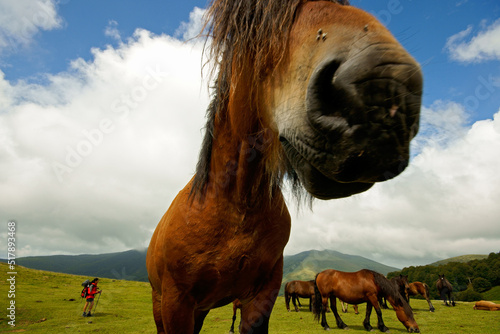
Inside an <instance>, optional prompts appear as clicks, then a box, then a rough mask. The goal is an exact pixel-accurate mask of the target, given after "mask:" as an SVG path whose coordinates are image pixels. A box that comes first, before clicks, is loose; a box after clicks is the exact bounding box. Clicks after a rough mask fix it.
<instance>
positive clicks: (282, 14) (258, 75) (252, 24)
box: [190, 0, 349, 198]
mask: <svg viewBox="0 0 500 334" xmlns="http://www.w3.org/2000/svg"><path fill="white" fill-rule="evenodd" d="M307 1H315V0H254V1H249V0H212V1H211V2H210V7H209V9H208V11H207V13H206V16H205V24H204V28H203V30H204V31H206V32H207V39H206V42H205V50H204V52H207V54H208V59H209V62H210V63H211V64H212V70H211V76H212V78H213V79H214V82H215V84H214V86H213V87H212V89H213V91H214V93H213V96H212V101H211V103H210V105H209V107H208V109H207V114H206V118H207V124H206V126H205V135H204V139H203V143H202V148H201V150H200V156H199V160H198V164H197V166H196V175H195V177H194V180H193V186H192V188H191V193H190V195H193V194H196V195H203V194H204V193H205V191H206V188H207V184H208V179H209V175H210V162H211V154H212V144H213V139H214V135H215V127H214V125H215V118H216V117H218V118H219V119H221V118H222V119H223V118H225V117H226V115H227V113H228V101H229V95H230V90H231V87H235V85H237V84H238V79H239V78H240V75H241V74H242V72H243V70H245V74H246V75H247V76H248V77H247V76H246V77H245V84H248V85H249V88H250V91H249V94H250V96H251V99H250V100H251V101H252V103H253V105H252V106H250V108H251V109H253V112H254V113H255V117H259V115H258V108H256V106H257V105H258V101H257V99H256V96H255V95H256V94H255V92H256V87H257V85H258V84H259V82H261V79H262V78H263V77H265V76H267V75H268V74H269V73H270V72H271V71H272V69H273V68H275V67H276V66H277V65H279V64H280V62H281V61H282V60H283V57H284V55H285V51H286V45H287V43H288V37H289V32H290V29H291V26H292V24H293V22H294V19H295V15H296V12H297V9H298V7H299V6H300V5H301V4H303V3H304V2H307ZM328 1H332V2H336V3H339V4H342V5H348V4H349V1H348V0H328ZM248 64H252V66H251V68H250V69H249V66H247V65H248ZM234 70H236V71H238V72H239V73H235V72H234ZM238 121H239V122H241V124H242V125H241V126H239V127H240V128H243V129H244V128H245V126H246V127H247V129H248V127H251V126H252V125H253V124H255V120H254V121H253V122H252V120H251V119H249V117H240V119H239V120H238ZM248 132H249V131H248ZM263 153H264V154H266V153H268V154H267V155H266V157H268V158H269V155H270V154H271V153H276V152H275V151H274V152H263ZM278 156H279V157H283V158H284V159H282V160H283V161H285V163H282V164H281V165H278V163H277V160H275V161H272V162H270V163H269V166H266V167H267V168H266V171H267V173H269V174H271V175H270V180H271V186H273V185H278V186H279V185H280V184H281V180H282V179H283V177H284V175H285V174H287V175H288V179H289V180H290V181H291V183H292V190H293V191H294V193H295V194H296V195H297V197H299V198H300V196H299V194H300V191H298V188H300V182H299V180H298V176H297V174H296V173H295V172H294V171H293V169H292V168H291V165H290V164H289V163H288V161H287V159H286V158H285V157H284V153H281V154H278Z"/></svg>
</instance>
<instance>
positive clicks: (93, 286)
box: [83, 277, 101, 317]
mask: <svg viewBox="0 0 500 334" xmlns="http://www.w3.org/2000/svg"><path fill="white" fill-rule="evenodd" d="M97 283H99V278H97V277H96V278H94V279H93V280H92V282H90V285H89V287H88V290H87V296H86V297H85V298H86V299H87V301H86V302H85V306H84V307H83V316H84V317H90V316H91V314H90V311H92V306H94V296H95V295H96V294H98V293H101V290H98V289H97ZM87 307H88V308H89V311H88V313H85V311H86V310H87Z"/></svg>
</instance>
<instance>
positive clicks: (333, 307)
mask: <svg viewBox="0 0 500 334" xmlns="http://www.w3.org/2000/svg"><path fill="white" fill-rule="evenodd" d="M330 309H331V310H332V312H333V314H334V315H335V321H337V327H338V328H340V329H349V327H347V325H346V324H345V323H344V322H343V321H342V318H341V317H340V315H339V312H338V311H337V297H335V296H331V297H330Z"/></svg>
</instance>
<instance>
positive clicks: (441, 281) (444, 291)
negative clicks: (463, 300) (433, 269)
mask: <svg viewBox="0 0 500 334" xmlns="http://www.w3.org/2000/svg"><path fill="white" fill-rule="evenodd" d="M436 288H437V290H438V292H439V296H441V299H442V300H443V302H444V304H445V305H446V306H450V305H451V306H455V298H454V297H453V287H452V286H451V283H450V281H448V280H447V279H446V278H445V277H444V274H443V275H439V278H438V280H437V281H436ZM448 301H449V302H450V303H448Z"/></svg>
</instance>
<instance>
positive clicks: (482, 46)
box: [445, 19, 500, 62]
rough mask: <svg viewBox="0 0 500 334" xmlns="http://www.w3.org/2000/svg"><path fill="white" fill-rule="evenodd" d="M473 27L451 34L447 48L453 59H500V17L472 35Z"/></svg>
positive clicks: (479, 60) (472, 60)
mask: <svg viewBox="0 0 500 334" xmlns="http://www.w3.org/2000/svg"><path fill="white" fill-rule="evenodd" d="M472 33H473V27H472V26H469V27H467V29H465V30H463V31H461V32H459V33H457V34H455V35H453V36H451V37H450V38H448V40H447V42H446V46H445V48H446V49H447V50H448V52H449V53H450V56H451V58H452V59H454V60H457V61H461V62H481V61H486V60H500V19H499V20H496V21H495V22H494V23H492V24H491V25H489V26H486V27H485V28H484V29H483V30H481V31H479V32H478V33H477V34H476V35H475V36H472V37H471V35H472Z"/></svg>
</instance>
